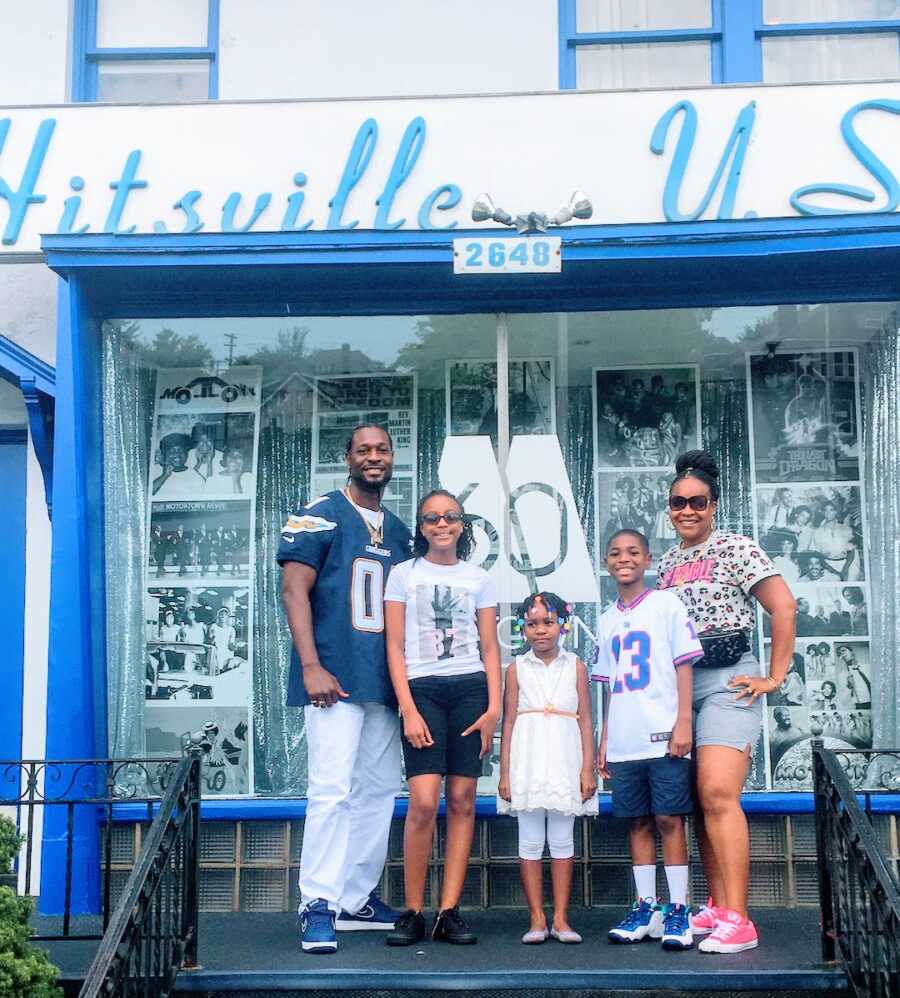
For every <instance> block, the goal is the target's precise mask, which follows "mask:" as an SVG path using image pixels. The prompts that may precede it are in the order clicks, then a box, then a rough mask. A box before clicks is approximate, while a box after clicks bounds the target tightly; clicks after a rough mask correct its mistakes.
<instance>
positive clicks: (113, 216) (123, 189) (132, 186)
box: [103, 149, 147, 235]
mask: <svg viewBox="0 0 900 998" xmlns="http://www.w3.org/2000/svg"><path fill="white" fill-rule="evenodd" d="M140 164H141V150H140V149H134V150H132V151H131V152H130V153H129V154H128V159H126V160H125V166H124V168H123V169H122V176H121V177H120V178H119V179H118V180H113V181H111V183H110V185H109V187H110V190H113V191H115V192H116V196H115V197H114V198H113V202H112V205H110V209H109V214H108V215H107V216H106V224H105V225H104V226H103V231H104V232H111V233H112V234H113V235H127V234H128V233H129V232H134V230H135V229H136V228H137V226H136V225H129V226H128V228H127V229H120V228H119V225H120V223H121V221H122V214H123V212H124V211H125V203H126V201H127V200H128V195H129V194H130V193H131V192H132V191H134V190H139V189H140V188H141V187H146V186H147V181H146V180H135V177H136V176H137V171H138V167H139V166H140Z"/></svg>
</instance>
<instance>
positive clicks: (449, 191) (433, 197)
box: [419, 184, 462, 229]
mask: <svg viewBox="0 0 900 998" xmlns="http://www.w3.org/2000/svg"><path fill="white" fill-rule="evenodd" d="M440 198H443V199H444V200H443V201H440V200H439V199H440ZM461 200H462V191H461V190H460V189H459V188H458V187H457V186H456V184H442V185H441V186H440V187H435V189H434V190H433V191H432V192H431V193H430V194H429V195H428V197H427V198H425V200H424V201H423V202H422V207H421V208H419V228H420V229H455V228H456V221H455V220H454V221H452V222H450V223H448V224H447V225H435V223H434V222H432V221H431V212H432V209H434V208H437V210H438V211H449V210H450V209H451V208H455V207H456V206H457V205H458V204H459V202H460V201H461Z"/></svg>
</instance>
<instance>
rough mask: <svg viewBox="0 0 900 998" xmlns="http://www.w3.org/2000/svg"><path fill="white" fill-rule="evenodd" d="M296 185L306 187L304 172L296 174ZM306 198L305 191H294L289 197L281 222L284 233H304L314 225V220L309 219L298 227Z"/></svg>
mask: <svg viewBox="0 0 900 998" xmlns="http://www.w3.org/2000/svg"><path fill="white" fill-rule="evenodd" d="M294 184H295V185H296V186H297V187H305V186H306V174H305V173H303V172H302V171H301V172H300V173H295V174H294ZM305 196H306V193H305V192H304V191H294V193H293V194H289V195H288V199H287V208H286V209H285V211H284V218H283V219H282V220H281V231H282V232H303V230H304V229H308V228H309V227H310V226H311V225H312V224H313V220H312V219H311V218H309V219H307V220H306V221H305V222H304V223H303V224H302V225H297V219H298V218H299V217H300V210H301V208H302V207H303V199H304V197H305Z"/></svg>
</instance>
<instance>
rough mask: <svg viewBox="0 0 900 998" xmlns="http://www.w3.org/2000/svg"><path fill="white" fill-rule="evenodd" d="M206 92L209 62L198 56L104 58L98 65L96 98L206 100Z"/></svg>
mask: <svg viewBox="0 0 900 998" xmlns="http://www.w3.org/2000/svg"><path fill="white" fill-rule="evenodd" d="M208 94H209V63H208V62H205V61H201V60H190V61H182V60H178V61H175V60H171V61H165V60H157V61H152V60H146V61H141V62H116V61H114V60H111V59H109V60H104V61H103V62H101V63H100V64H99V65H98V67H97V100H101V101H140V102H142V103H150V104H152V103H161V102H166V101H181V100H205V99H206V98H207V96H208Z"/></svg>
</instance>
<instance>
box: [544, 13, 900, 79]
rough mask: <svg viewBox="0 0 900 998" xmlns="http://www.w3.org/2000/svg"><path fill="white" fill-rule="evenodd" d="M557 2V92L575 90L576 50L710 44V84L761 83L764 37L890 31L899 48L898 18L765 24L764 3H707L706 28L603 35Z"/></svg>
mask: <svg viewBox="0 0 900 998" xmlns="http://www.w3.org/2000/svg"><path fill="white" fill-rule="evenodd" d="M558 3H559V87H560V89H561V90H574V89H576V88H577V83H578V81H577V67H576V57H577V52H578V49H579V48H582V47H585V46H598V45H629V44H643V45H647V44H650V45H652V44H653V43H659V42H697V41H705V42H707V43H708V44H709V45H710V67H711V82H712V83H761V82H762V81H763V59H762V46H763V41H764V40H765V39H768V38H803V37H810V36H817V35H818V36H822V35H841V36H849V35H859V34H885V33H890V32H893V33H896V34H897V39H898V45H900V20H897V19H894V20H880V21H821V22H798V23H794V24H790V23H784V24H766V23H764V20H763V0H710V21H709V25H708V26H707V27H704V28H671V29H666V30H640V31H602V32H587V31H579V30H578V25H577V23H576V21H577V18H576V0H558Z"/></svg>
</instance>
